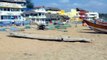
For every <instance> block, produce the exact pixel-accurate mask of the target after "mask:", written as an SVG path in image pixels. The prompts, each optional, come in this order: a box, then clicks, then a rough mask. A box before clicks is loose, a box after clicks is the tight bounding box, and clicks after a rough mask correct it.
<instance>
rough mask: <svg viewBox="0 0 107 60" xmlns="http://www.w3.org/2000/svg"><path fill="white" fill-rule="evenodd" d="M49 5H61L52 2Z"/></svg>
mask: <svg viewBox="0 0 107 60" xmlns="http://www.w3.org/2000/svg"><path fill="white" fill-rule="evenodd" d="M49 5H51V6H59V4H58V3H50V4H49Z"/></svg>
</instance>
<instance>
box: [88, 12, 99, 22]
mask: <svg viewBox="0 0 107 60" xmlns="http://www.w3.org/2000/svg"><path fill="white" fill-rule="evenodd" d="M86 19H87V20H93V19H99V13H98V12H88V13H86Z"/></svg>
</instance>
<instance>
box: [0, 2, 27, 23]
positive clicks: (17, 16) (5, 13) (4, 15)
mask: <svg viewBox="0 0 107 60" xmlns="http://www.w3.org/2000/svg"><path fill="white" fill-rule="evenodd" d="M23 8H26V0H0V21H5V22H6V21H7V22H8V21H12V22H14V21H23V20H24V19H23V17H22V16H21V14H22V13H23Z"/></svg>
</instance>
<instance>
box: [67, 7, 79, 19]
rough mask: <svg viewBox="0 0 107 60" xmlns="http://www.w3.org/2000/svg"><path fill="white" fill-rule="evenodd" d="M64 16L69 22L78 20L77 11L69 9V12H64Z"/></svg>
mask: <svg viewBox="0 0 107 60" xmlns="http://www.w3.org/2000/svg"><path fill="white" fill-rule="evenodd" d="M65 15H67V16H68V17H69V18H70V20H79V18H78V16H79V14H78V11H77V10H76V9H71V11H70V12H66V13H65Z"/></svg>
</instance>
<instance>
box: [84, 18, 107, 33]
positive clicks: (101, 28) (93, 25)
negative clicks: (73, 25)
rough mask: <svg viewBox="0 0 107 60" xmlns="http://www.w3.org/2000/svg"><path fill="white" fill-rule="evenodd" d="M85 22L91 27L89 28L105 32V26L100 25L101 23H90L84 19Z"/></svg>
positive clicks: (106, 29)
mask: <svg viewBox="0 0 107 60" xmlns="http://www.w3.org/2000/svg"><path fill="white" fill-rule="evenodd" d="M84 22H85V23H87V25H88V26H89V27H91V29H93V30H95V31H97V32H106V33H107V26H105V25H101V24H95V23H92V22H90V21H87V20H84Z"/></svg>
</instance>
